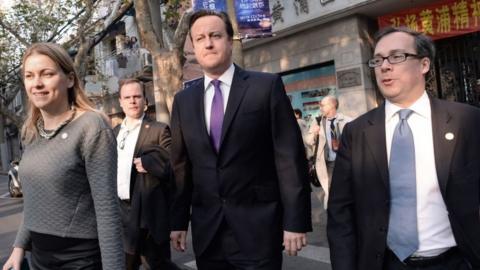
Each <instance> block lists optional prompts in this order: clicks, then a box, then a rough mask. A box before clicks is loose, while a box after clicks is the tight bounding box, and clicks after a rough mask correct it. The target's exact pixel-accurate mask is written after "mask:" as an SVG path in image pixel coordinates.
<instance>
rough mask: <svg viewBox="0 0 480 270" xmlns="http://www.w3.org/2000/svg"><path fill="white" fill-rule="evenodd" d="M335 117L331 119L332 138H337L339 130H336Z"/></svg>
mask: <svg viewBox="0 0 480 270" xmlns="http://www.w3.org/2000/svg"><path fill="white" fill-rule="evenodd" d="M335 119H336V118H332V119H330V138H332V139H336V138H337V131H336V130H335Z"/></svg>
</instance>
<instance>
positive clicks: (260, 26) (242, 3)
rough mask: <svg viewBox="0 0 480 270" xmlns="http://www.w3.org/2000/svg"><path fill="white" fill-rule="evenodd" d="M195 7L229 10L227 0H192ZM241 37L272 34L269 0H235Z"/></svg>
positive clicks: (195, 8)
mask: <svg viewBox="0 0 480 270" xmlns="http://www.w3.org/2000/svg"><path fill="white" fill-rule="evenodd" d="M192 3H193V9H194V10H200V9H214V10H218V11H225V12H227V5H226V0H192ZM235 14H236V17H237V24H238V32H239V34H240V38H255V37H267V36H271V35H272V19H271V16H270V8H269V6H268V0H235Z"/></svg>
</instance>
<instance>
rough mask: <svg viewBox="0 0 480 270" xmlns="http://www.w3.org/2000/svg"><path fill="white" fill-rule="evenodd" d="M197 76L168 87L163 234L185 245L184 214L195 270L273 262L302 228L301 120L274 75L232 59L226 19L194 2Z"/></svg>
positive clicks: (297, 243) (242, 268) (305, 220)
mask: <svg viewBox="0 0 480 270" xmlns="http://www.w3.org/2000/svg"><path fill="white" fill-rule="evenodd" d="M189 29H190V38H191V40H192V43H193V48H194V51H195V57H196V59H197V61H198V63H199V64H200V66H201V67H202V69H203V72H204V76H203V77H202V78H200V79H198V80H197V81H195V82H192V83H191V84H190V85H189V86H188V87H187V88H186V89H184V90H182V91H180V92H178V93H177V95H176V96H175V100H174V102H173V109H172V122H171V123H172V167H173V170H174V174H175V181H176V188H177V192H176V197H175V200H174V205H173V207H172V208H173V210H172V213H173V217H172V233H171V239H172V242H173V246H174V248H176V249H177V250H182V251H183V250H185V243H186V235H187V229H188V226H189V221H191V227H192V239H193V248H194V251H195V256H196V263H197V267H198V269H199V270H227V269H232V270H234V269H235V270H247V269H263V270H267V269H269V270H280V269H281V265H282V245H283V247H284V248H285V251H286V252H287V254H289V255H296V254H297V252H298V251H299V250H301V249H302V247H303V246H305V245H306V232H307V231H310V230H311V218H310V215H311V214H310V213H311V209H310V208H311V206H310V187H309V183H308V179H307V160H306V158H305V150H304V147H303V142H302V135H301V133H300V129H299V127H298V125H297V122H296V121H295V117H294V115H293V109H292V107H291V104H290V101H289V99H288V97H287V95H286V93H285V89H284V86H283V83H282V81H281V78H280V76H278V75H276V74H268V73H260V72H252V71H246V70H243V69H241V68H240V67H238V66H236V65H234V64H233V62H232V48H233V27H232V24H231V22H230V19H229V18H228V15H227V14H226V13H223V12H216V11H211V10H200V11H197V12H195V13H194V14H193V15H192V17H191V19H190V24H189Z"/></svg>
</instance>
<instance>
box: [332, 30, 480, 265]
mask: <svg viewBox="0 0 480 270" xmlns="http://www.w3.org/2000/svg"><path fill="white" fill-rule="evenodd" d="M434 56H435V47H434V45H433V42H432V41H431V40H430V39H429V38H428V37H426V36H425V35H423V34H420V33H418V32H414V31H412V30H409V29H406V28H386V29H383V30H381V31H380V32H379V33H377V35H376V37H375V51H374V57H373V58H372V59H371V60H370V61H368V65H369V66H370V67H371V68H373V69H374V71H375V76H376V81H377V84H378V87H379V88H380V91H381V93H382V95H383V96H384V97H385V103H384V104H382V105H380V106H379V107H378V108H376V109H374V110H372V111H370V112H367V113H366V114H364V115H363V116H360V117H359V118H357V120H355V121H353V122H350V123H348V124H347V125H346V126H345V129H344V130H343V135H342V140H341V144H340V149H339V152H338V153H337V159H336V163H335V169H334V172H333V179H332V186H331V195H330V200H329V208H328V225H327V234H328V239H329V244H330V254H331V262H332V269H333V270H381V269H384V270H387V269H388V270H397V269H406V270H410V269H412V270H413V269H416V270H418V269H429V270H437V269H438V270H440V269H443V270H463V269H480V215H479V201H480V139H479V138H480V125H479V123H480V110H479V109H478V108H474V107H472V106H469V105H465V104H460V103H454V102H448V101H444V100H439V99H437V98H434V97H429V96H428V95H427V93H426V91H425V87H426V80H425V76H426V75H427V73H428V72H429V71H430V69H431V68H432V65H433V61H434Z"/></svg>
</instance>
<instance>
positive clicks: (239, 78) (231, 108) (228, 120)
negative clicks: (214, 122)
mask: <svg viewBox="0 0 480 270" xmlns="http://www.w3.org/2000/svg"><path fill="white" fill-rule="evenodd" d="M247 77H248V74H247V73H246V72H245V71H244V70H242V69H241V68H239V67H238V66H235V73H234V75H233V80H232V86H231V88H230V95H229V97H228V101H227V109H226V111H225V117H224V119H223V125H222V137H221V139H220V149H221V148H222V142H223V140H224V139H225V136H226V134H227V132H228V129H229V127H230V125H231V124H232V121H233V118H234V116H235V114H236V113H237V111H238V107H239V105H240V103H241V102H242V100H243V97H244V95H245V92H246V91H247V89H248V86H249V84H248V82H247V81H246V79H247Z"/></svg>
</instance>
